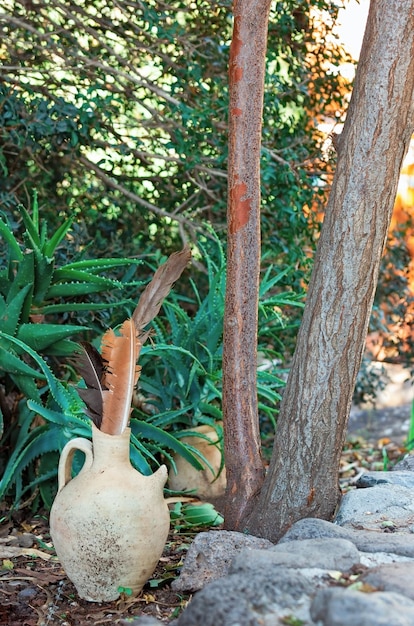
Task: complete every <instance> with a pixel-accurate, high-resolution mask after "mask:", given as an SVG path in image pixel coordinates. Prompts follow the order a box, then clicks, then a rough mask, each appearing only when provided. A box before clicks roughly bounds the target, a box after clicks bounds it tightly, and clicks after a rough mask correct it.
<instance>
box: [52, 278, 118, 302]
mask: <svg viewBox="0 0 414 626" xmlns="http://www.w3.org/2000/svg"><path fill="white" fill-rule="evenodd" d="M103 281H105V282H103ZM111 287H112V288H113V287H115V288H117V289H119V287H121V283H119V282H118V281H109V280H108V279H105V278H103V279H101V280H100V281H97V282H92V281H91V282H88V283H61V284H58V285H52V286H51V287H50V288H49V290H48V292H47V294H46V300H52V299H53V298H71V297H74V296H86V295H89V294H91V293H100V292H101V291H104V290H106V289H110V288H111Z"/></svg>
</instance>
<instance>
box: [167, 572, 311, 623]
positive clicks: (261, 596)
mask: <svg viewBox="0 0 414 626" xmlns="http://www.w3.org/2000/svg"><path fill="white" fill-rule="evenodd" d="M314 591H315V585H313V584H312V582H311V581H309V580H308V579H306V578H305V577H304V576H302V575H301V574H300V573H299V572H298V571H297V570H293V569H284V568H276V569H275V570H274V571H266V572H253V573H251V575H250V576H246V575H245V574H244V573H243V574H231V575H229V576H225V577H224V578H221V579H220V580H216V581H213V582H211V583H209V584H208V585H206V586H205V587H204V588H203V589H202V590H201V591H199V592H198V593H196V594H195V595H194V597H193V599H192V600H191V602H190V604H189V605H188V606H187V608H186V609H185V611H184V612H183V613H182V614H181V615H180V617H179V618H178V620H177V622H176V625H177V626H260V625H266V626H270V625H272V624H275V625H276V624H280V623H283V622H281V621H280V620H279V618H283V617H285V616H291V615H293V616H294V617H295V618H296V619H301V620H302V621H303V622H304V623H306V624H312V623H313V622H311V621H310V618H309V605H310V598H309V596H310V595H311V594H313V593H314ZM285 623H286V622H285Z"/></svg>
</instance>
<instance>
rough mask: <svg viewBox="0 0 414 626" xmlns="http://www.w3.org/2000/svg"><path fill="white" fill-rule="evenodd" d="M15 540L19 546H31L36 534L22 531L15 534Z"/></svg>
mask: <svg viewBox="0 0 414 626" xmlns="http://www.w3.org/2000/svg"><path fill="white" fill-rule="evenodd" d="M17 540H18V543H19V546H20V547H21V548H32V547H33V545H34V543H35V541H36V536H35V535H33V534H32V533H22V534H21V535H18V536H17Z"/></svg>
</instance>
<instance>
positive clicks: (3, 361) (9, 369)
mask: <svg viewBox="0 0 414 626" xmlns="http://www.w3.org/2000/svg"><path fill="white" fill-rule="evenodd" d="M0 335H2V336H3V338H6V336H5V335H4V334H3V333H0ZM7 337H9V336H7ZM0 369H1V370H3V371H4V372H6V373H7V374H23V375H24V376H32V378H40V379H42V378H44V376H43V374H41V372H39V371H38V370H35V369H33V367H30V365H27V363H25V362H24V361H22V360H21V359H19V357H18V356H16V355H15V354H13V352H10V350H9V349H6V348H5V347H4V345H0Z"/></svg>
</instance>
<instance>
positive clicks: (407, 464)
mask: <svg viewBox="0 0 414 626" xmlns="http://www.w3.org/2000/svg"><path fill="white" fill-rule="evenodd" d="M400 470H404V471H407V472H414V454H408V455H407V456H406V457H405V458H404V459H402V461H399V462H398V463H396V464H395V465H394V467H392V468H391V471H392V472H399V471H400Z"/></svg>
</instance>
